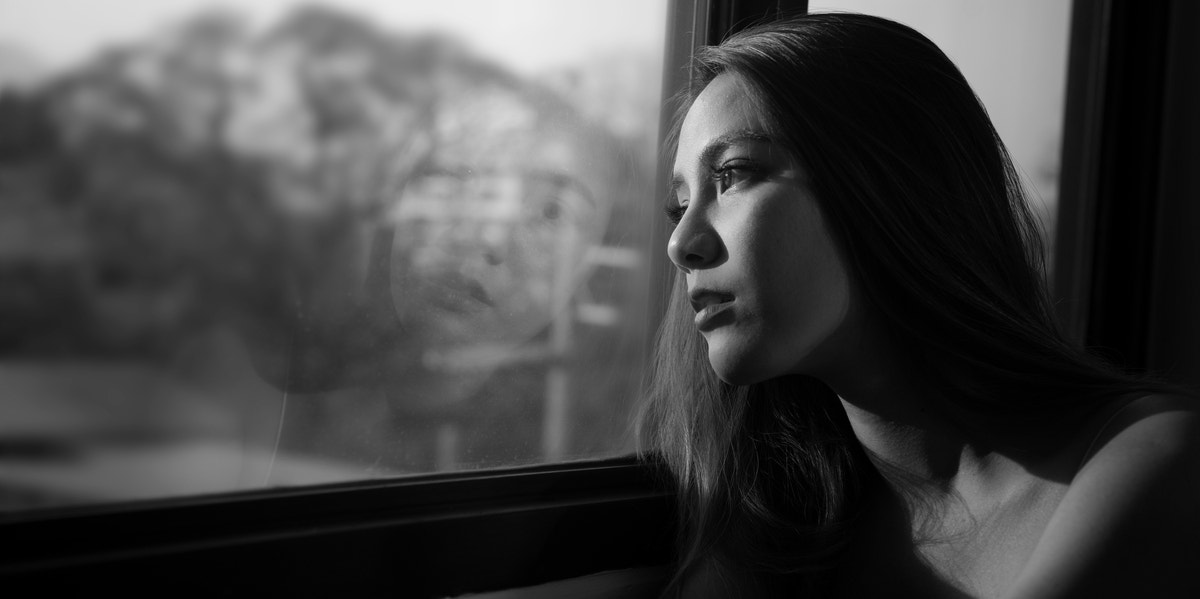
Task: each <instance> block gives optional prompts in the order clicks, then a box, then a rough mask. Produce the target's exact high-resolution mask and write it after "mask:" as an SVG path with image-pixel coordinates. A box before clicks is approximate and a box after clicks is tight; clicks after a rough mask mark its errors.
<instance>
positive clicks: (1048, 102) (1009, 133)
mask: <svg viewBox="0 0 1200 599" xmlns="http://www.w3.org/2000/svg"><path fill="white" fill-rule="evenodd" d="M809 8H810V10H812V11H813V12H817V11H829V10H841V11H852V12H861V13H866V14H871V15H877V16H881V17H886V18H889V19H892V20H895V21H899V22H901V23H904V24H906V25H909V26H910V27H913V28H914V29H916V30H917V31H920V32H921V33H923V34H925V35H926V36H927V37H928V38H929V39H931V40H933V42H934V43H935V44H937V45H938V47H940V48H941V49H942V50H943V51H944V52H945V53H946V54H947V55H948V56H949V57H950V59H951V60H953V61H954V63H955V64H956V65H958V68H959V69H960V70H962V72H963V75H964V76H966V78H967V81H969V82H970V84H971V87H972V88H973V89H974V90H975V93H976V94H977V95H978V96H979V98H980V100H982V102H983V104H984V106H985V107H986V108H987V111H988V114H989V115H990V116H991V117H992V122H993V124H995V126H996V129H997V130H998V131H999V133H1000V138H1001V139H1003V140H1004V143H1005V144H1006V145H1007V146H1008V151H1009V152H1010V153H1011V154H1012V157H1013V160H1014V161H1015V162H1016V165H1017V170H1018V171H1019V172H1020V173H1021V175H1022V177H1023V178H1024V180H1025V184H1026V189H1027V190H1028V192H1029V194H1028V195H1029V201H1030V206H1031V207H1032V208H1033V209H1034V211H1035V213H1036V214H1037V216H1038V217H1039V218H1040V219H1041V221H1042V224H1043V226H1044V228H1043V235H1044V237H1045V238H1046V239H1047V241H1048V243H1047V244H1046V248H1047V252H1049V251H1050V250H1051V249H1052V248H1053V245H1052V241H1053V240H1052V236H1053V234H1054V220H1055V216H1056V214H1057V207H1058V174H1059V162H1060V153H1061V146H1062V125H1063V105H1064V101H1065V100H1064V94H1065V92H1066V74H1067V42H1068V38H1069V36H1070V17H1071V2H1070V0H1013V1H1008V2H987V1H985V0H904V1H903V2H897V1H895V0H814V1H813V2H810V3H809ZM1047 259H1048V262H1047V264H1051V263H1052V261H1050V260H1049V256H1047Z"/></svg>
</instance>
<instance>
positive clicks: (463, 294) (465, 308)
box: [427, 271, 496, 314]
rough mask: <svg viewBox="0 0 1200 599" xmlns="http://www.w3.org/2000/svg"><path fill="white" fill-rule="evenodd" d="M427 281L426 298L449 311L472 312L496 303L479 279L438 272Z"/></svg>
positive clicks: (457, 312) (454, 273)
mask: <svg viewBox="0 0 1200 599" xmlns="http://www.w3.org/2000/svg"><path fill="white" fill-rule="evenodd" d="M427 283H428V287H427V293H428V295H427V299H428V300H429V301H431V302H432V303H433V304H434V305H436V306H438V307H439V308H441V309H443V310H446V311H449V312H453V313H456V314H472V313H475V312H478V311H480V310H484V309H486V308H492V307H495V305H496V304H495V301H494V300H492V298H491V296H490V295H488V292H487V290H486V289H485V288H484V287H483V285H482V284H480V283H479V281H477V280H475V279H472V278H470V277H466V276H463V275H462V274H460V273H457V272H453V271H449V272H442V273H439V274H438V275H436V276H434V277H431V279H430V280H429V281H427Z"/></svg>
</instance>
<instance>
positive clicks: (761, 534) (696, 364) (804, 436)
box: [640, 278, 871, 596]
mask: <svg viewBox="0 0 1200 599" xmlns="http://www.w3.org/2000/svg"><path fill="white" fill-rule="evenodd" d="M673 295H674V297H673V298H672V302H671V305H670V307H669V308H668V313H667V315H666V317H665V319H664V321H663V324H662V327H661V328H660V331H659V339H658V345H657V347H656V351H655V364H654V372H655V373H656V375H655V376H654V377H653V379H652V381H651V384H650V390H649V393H648V398H647V401H646V402H645V403H644V404H643V412H642V418H641V421H640V424H641V432H642V437H643V443H644V444H645V445H647V446H648V448H650V449H652V450H653V451H655V452H656V453H657V454H658V457H660V458H661V459H663V460H665V461H666V463H667V465H668V467H669V468H670V470H671V472H673V473H674V474H675V477H676V479H677V483H678V493H679V505H680V507H681V513H680V517H681V522H680V525H681V526H680V530H681V543H680V564H679V569H678V571H677V574H676V577H675V579H674V581H673V583H672V585H671V588H672V589H673V592H674V593H679V592H680V591H681V589H682V587H683V585H684V584H686V582H687V581H688V579H689V578H691V577H693V576H696V575H703V576H704V577H705V578H707V579H711V578H712V577H713V576H716V577H717V578H720V579H723V580H724V583H725V584H726V585H728V586H729V588H730V589H741V590H745V589H746V588H747V587H748V586H751V585H754V586H756V587H757V588H756V589H755V590H756V591H757V592H760V593H761V592H770V591H771V589H772V588H773V587H779V589H781V590H782V589H784V588H789V589H792V590H794V589H795V588H797V585H799V586H801V587H818V586H819V585H820V583H821V581H822V577H821V576H820V573H822V572H825V571H828V570H829V569H831V568H832V567H833V565H834V564H835V563H836V556H837V553H838V551H839V549H840V548H841V547H842V546H843V545H845V543H846V542H847V541H848V538H849V534H850V532H851V531H850V528H849V527H848V525H847V521H848V516H849V515H850V514H851V513H852V511H853V508H854V505H855V503H856V501H857V499H858V497H859V496H860V494H861V492H862V488H863V486H864V485H865V484H866V483H865V480H866V479H865V478H864V477H866V476H868V475H869V474H870V472H871V470H870V466H869V465H868V464H867V462H866V461H865V460H866V456H865V455H864V454H863V451H862V449H861V447H860V446H859V445H858V443H857V441H856V440H855V438H854V434H853V432H852V431H851V430H850V424H849V422H848V421H847V420H846V415H845V412H844V411H843V409H842V406H841V404H840V402H839V401H838V398H837V396H836V395H835V394H834V393H833V391H832V390H830V389H829V388H828V387H827V386H825V385H824V384H822V383H821V382H820V381H817V380H815V379H811V378H807V377H784V378H779V379H774V380H770V381H766V382H763V383H759V384H755V385H749V386H740V387H739V386H733V385H729V384H726V383H724V382H722V381H721V380H720V379H718V378H717V375H716V374H715V373H714V372H713V370H712V368H711V367H709V365H708V358H707V353H706V349H705V345H704V340H703V338H702V337H701V336H700V335H699V333H697V331H696V330H695V327H694V325H693V322H692V310H691V307H690V305H689V304H688V302H687V301H686V289H685V288H684V287H683V284H682V278H679V280H678V281H677V282H676V285H675V286H674V291H673ZM733 556H736V560H735V559H732V557H733ZM701 569H703V570H708V572H705V573H700V572H698V571H699V570H701ZM731 596H732V595H731Z"/></svg>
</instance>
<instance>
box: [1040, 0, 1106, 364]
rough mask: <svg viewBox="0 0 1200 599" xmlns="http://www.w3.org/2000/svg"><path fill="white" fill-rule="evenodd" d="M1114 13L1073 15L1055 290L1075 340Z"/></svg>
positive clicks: (1100, 4) (1079, 332) (1083, 5)
mask: <svg viewBox="0 0 1200 599" xmlns="http://www.w3.org/2000/svg"><path fill="white" fill-rule="evenodd" d="M1111 8H1112V2H1111V1H1110V0H1096V1H1091V0H1076V1H1075V3H1074V5H1073V7H1072V11H1071V29H1070V37H1069V40H1070V41H1069V44H1070V47H1069V54H1068V58H1067V90H1066V105H1065V106H1064V107H1063V110H1064V119H1063V144H1062V162H1061V164H1062V171H1061V178H1060V181H1059V203H1058V218H1057V223H1058V224H1057V228H1056V231H1055V236H1054V237H1055V251H1054V258H1055V264H1054V281H1053V284H1054V289H1053V291H1054V298H1055V301H1056V302H1057V306H1058V316H1059V319H1060V320H1061V321H1062V323H1063V325H1064V327H1065V329H1066V331H1067V334H1068V335H1069V336H1070V337H1071V338H1073V339H1075V340H1076V341H1083V339H1084V338H1085V337H1086V330H1085V328H1086V322H1087V317H1088V305H1087V301H1086V299H1087V290H1088V287H1089V286H1090V285H1091V273H1092V226H1093V223H1094V222H1095V199H1096V198H1095V193H1096V192H1095V185H1096V183H1097V182H1098V179H1099V169H1100V160H1099V155H1100V153H1099V150H1100V138H1101V137H1102V134H1103V129H1102V126H1103V119H1102V115H1103V111H1104V94H1103V93H1102V92H1103V89H1104V76H1105V73H1106V68H1105V65H1106V58H1107V52H1106V48H1107V45H1108V21H1109V15H1110V13H1111Z"/></svg>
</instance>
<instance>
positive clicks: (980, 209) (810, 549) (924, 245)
mask: <svg viewBox="0 0 1200 599" xmlns="http://www.w3.org/2000/svg"><path fill="white" fill-rule="evenodd" d="M726 72H732V73H735V74H737V75H739V76H741V77H742V78H743V79H744V81H745V82H746V83H747V86H748V88H749V89H750V90H751V92H752V95H753V96H754V97H752V98H750V100H751V101H752V102H755V103H756V105H757V106H758V107H759V108H760V109H761V110H762V112H763V118H764V120H765V122H767V123H768V124H769V125H771V126H772V127H773V131H772V133H773V134H776V135H778V136H779V137H780V139H781V140H782V141H783V143H784V145H785V146H786V147H787V148H788V149H789V150H790V151H792V152H794V154H795V157H796V159H797V160H798V161H799V162H800V163H801V164H803V165H805V166H806V168H807V172H808V175H809V177H810V180H811V181H810V183H811V188H812V190H813V193H814V195H815V196H816V199H817V201H818V203H819V204H820V206H821V209H822V213H823V214H824V215H825V217H826V219H827V223H828V226H829V227H830V229H831V234H832V236H833V238H834V240H835V242H836V243H837V244H838V245H839V247H840V249H841V250H842V252H843V253H844V255H845V257H846V260H847V263H848V267H849V270H850V272H851V276H852V277H854V278H855V280H856V281H857V284H858V287H859V289H861V292H862V294H863V296H864V300H865V301H866V302H868V303H869V304H870V305H872V306H873V307H874V308H875V309H876V310H877V311H878V313H879V314H880V316H881V317H882V319H883V320H884V322H885V326H887V327H888V329H889V330H888V334H889V335H890V336H891V337H892V338H893V339H896V340H898V341H899V342H900V343H901V344H902V347H904V348H905V350H906V351H905V354H906V356H905V357H906V359H908V360H910V361H911V364H912V368H913V369H914V371H915V372H917V373H918V376H921V377H924V378H925V379H927V381H928V382H929V383H930V385H931V387H932V388H933V389H935V390H937V392H938V393H939V397H938V400H940V401H946V402H954V403H955V404H956V405H958V406H960V407H963V408H965V409H966V410H967V411H968V412H970V413H975V414H978V415H979V420H980V421H981V422H987V423H988V424H989V425H991V424H992V423H996V422H1002V423H1004V424H1003V426H1008V427H1010V428H1011V429H1012V431H1014V433H1013V434H1012V438H1013V439H1020V438H1022V435H1025V437H1024V438H1027V439H1029V438H1034V437H1035V436H1039V435H1040V436H1042V437H1044V436H1045V435H1044V434H1041V433H1044V432H1045V430H1047V428H1048V427H1054V426H1069V425H1070V423H1071V422H1072V421H1073V420H1072V419H1075V420H1077V419H1078V416H1079V415H1081V414H1082V413H1085V412H1087V411H1090V410H1092V409H1095V408H1096V407H1097V406H1098V405H1099V404H1100V402H1102V401H1105V400H1109V399H1112V398H1114V397H1118V396H1121V395H1124V394H1128V393H1131V392H1134V391H1140V390H1144V391H1150V392H1154V391H1158V390H1160V389H1161V388H1162V386H1161V385H1157V384H1156V383H1153V382H1148V381H1146V380H1144V379H1139V378H1135V377H1131V376H1127V375H1125V374H1123V373H1120V372H1118V371H1116V370H1114V369H1112V368H1110V367H1108V366H1106V365H1105V364H1103V363H1102V362H1101V361H1099V360H1097V359H1096V358H1094V357H1092V356H1090V355H1089V354H1088V353H1087V352H1086V351H1084V350H1083V349H1082V348H1080V347H1079V346H1078V345H1077V344H1074V343H1072V342H1070V341H1068V340H1067V339H1066V338H1065V337H1064V335H1063V334H1062V333H1061V331H1060V329H1059V327H1058V325H1057V323H1056V321H1055V318H1054V315H1053V310H1052V309H1051V305H1050V302H1049V299H1048V294H1047V293H1046V290H1045V281H1044V273H1043V257H1042V248H1041V242H1040V235H1039V233H1038V229H1037V224H1036V222H1035V220H1034V218H1033V216H1032V215H1031V213H1030V211H1029V209H1028V207H1027V205H1026V201H1025V196H1024V190H1023V188H1022V185H1021V182H1020V178H1019V177H1018V176H1017V174H1016V171H1015V169H1014V167H1013V165H1012V161H1011V159H1010V158H1009V156H1008V153H1007V151H1006V150H1005V148H1004V145H1003V143H1002V142H1001V141H1000V139H999V136H998V135H997V133H996V131H995V129H994V128H993V126H992V124H991V121H990V120H989V118H988V116H987V113H986V111H985V110H984V108H983V107H982V105H981V104H980V103H979V101H978V99H977V98H976V97H975V95H974V93H973V92H972V91H971V89H970V87H969V85H968V84H967V82H966V80H965V78H964V77H963V76H962V74H961V73H960V72H959V71H958V69H957V68H956V67H955V66H954V64H953V63H952V62H951V61H950V60H949V59H948V58H947V57H946V56H945V54H943V53H942V52H941V51H940V50H939V49H938V48H937V47H936V46H935V45H934V44H933V43H932V42H930V41H929V40H928V39H926V38H925V37H924V36H922V35H921V34H919V33H917V32H916V31H913V30H912V29H910V28H908V27H906V26H904V25H900V24H897V23H893V22H891V21H887V20H885V19H880V18H877V17H869V16H865V15H857V14H848V13H832V14H820V15H805V16H801V17H797V18H793V19H789V20H786V21H780V22H775V23H767V24H763V25H760V26H756V27H752V28H749V29H747V30H744V31H743V32H741V33H738V34H735V35H734V36H731V37H730V38H729V39H727V40H726V41H725V42H723V43H722V44H721V45H720V46H715V47H706V48H703V49H701V50H699V51H698V52H697V54H696V56H695V57H694V60H693V64H692V74H693V77H692V82H691V85H690V86H689V89H687V90H684V92H683V94H682V95H681V97H680V101H681V106H680V116H679V118H677V119H676V127H675V129H676V132H677V131H678V126H679V123H680V122H681V121H682V115H683V114H685V113H686V111H687V109H688V107H689V106H690V102H692V101H694V99H695V97H696V96H697V95H698V94H699V93H700V91H701V90H702V89H703V88H704V86H705V85H707V84H708V82H710V81H712V79H713V78H715V77H716V76H717V75H719V74H721V73H726ZM672 139H674V138H673V137H669V138H668V142H667V147H666V148H665V150H666V152H668V153H670V152H672V151H673V148H672V147H671V140H672ZM677 279H678V280H677V281H676V285H675V287H674V291H673V297H672V299H671V302H670V304H669V308H668V313H667V314H666V316H665V320H664V321H663V325H662V326H661V328H660V330H659V338H658V345H657V348H656V356H655V362H654V364H653V370H652V380H651V383H650V387H649V393H648V397H647V400H646V402H645V404H644V407H643V414H642V419H641V427H640V428H641V433H640V436H641V438H642V442H643V444H644V447H645V449H646V451H652V452H655V453H657V454H658V456H659V457H660V458H661V459H663V460H664V461H665V462H666V463H667V465H668V466H669V467H670V469H671V471H672V473H673V475H674V477H675V479H676V482H677V485H678V493H679V503H680V506H681V518H682V526H681V531H682V533H681V534H682V539H681V546H680V554H679V570H678V573H677V575H676V578H675V581H674V583H673V584H672V587H671V589H672V591H673V592H675V593H678V592H679V590H680V589H681V587H682V585H684V584H686V581H687V579H688V578H689V577H692V576H694V575H695V574H696V573H697V572H698V571H700V570H715V571H717V572H718V573H719V574H721V573H723V574H724V575H727V576H728V577H731V578H736V579H740V580H741V581H743V582H744V581H746V580H753V581H756V582H757V583H759V584H761V585H763V589H762V592H761V594H765V595H768V596H770V595H772V594H774V593H773V592H772V588H777V589H780V590H779V593H780V594H781V593H783V592H784V591H783V589H785V588H786V589H787V592H791V593H794V592H795V591H797V590H798V589H801V588H808V589H810V590H812V591H814V592H815V593H816V594H817V595H818V596H819V595H820V594H821V593H820V592H819V588H820V587H821V585H822V584H823V579H824V578H825V576H823V575H822V573H828V572H829V571H830V570H831V569H832V568H833V567H834V565H836V563H837V555H838V552H839V550H840V549H841V548H842V547H844V546H845V545H846V544H847V543H848V541H849V538H850V534H851V532H852V531H851V523H852V522H853V515H854V513H855V509H856V505H858V503H859V500H860V498H861V497H863V495H864V493H865V492H867V489H868V487H869V486H870V485H872V484H874V482H875V481H878V480H880V479H879V477H880V473H879V471H878V470H877V469H876V468H875V467H874V465H873V464H872V463H871V462H870V461H869V460H868V459H867V457H866V455H865V453H864V451H863V449H862V447H861V446H860V445H859V444H858V442H857V440H856V439H855V437H854V435H853V432H852V431H851V429H850V426H849V422H848V421H847V419H846V414H845V412H844V410H843V408H842V405H841V403H840V401H839V399H838V397H837V396H836V395H835V394H834V393H833V391H832V390H831V389H829V388H828V387H827V386H826V385H824V384H823V383H821V382H820V381H817V380H815V379H811V378H806V377H785V378H780V379H775V380H769V381H765V382H762V383H758V384H754V385H750V386H746V387H734V386H730V385H727V384H725V383H723V382H722V381H720V380H719V379H718V378H717V376H716V374H715V373H714V371H713V370H712V368H711V367H710V366H709V364H708V359H707V352H706V345H705V341H704V339H703V337H701V335H700V334H699V332H697V331H696V329H695V327H694V325H693V320H692V318H693V314H692V309H691V307H690V305H689V303H688V301H687V296H686V289H684V288H683V280H682V278H680V277H677ZM1037 431H1040V433H1039V432H1037ZM735 557H736V559H734V558H735ZM718 577H719V576H718Z"/></svg>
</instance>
